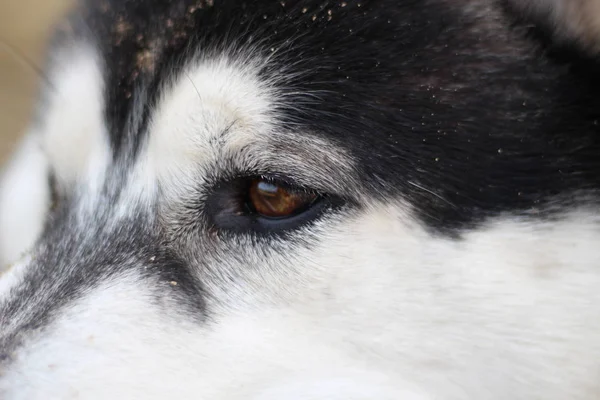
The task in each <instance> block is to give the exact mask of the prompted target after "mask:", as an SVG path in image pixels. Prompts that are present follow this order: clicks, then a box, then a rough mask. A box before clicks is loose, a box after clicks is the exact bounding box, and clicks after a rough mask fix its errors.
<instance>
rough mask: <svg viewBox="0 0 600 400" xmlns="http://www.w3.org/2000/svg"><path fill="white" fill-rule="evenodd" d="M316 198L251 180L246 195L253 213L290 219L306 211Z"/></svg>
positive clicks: (258, 180) (308, 194)
mask: <svg viewBox="0 0 600 400" xmlns="http://www.w3.org/2000/svg"><path fill="white" fill-rule="evenodd" d="M316 198H317V195H315V194H313V193H307V192H302V191H293V190H289V189H286V188H285V187H283V186H280V185H278V184H276V183H274V182H269V181H267V180H264V179H255V180H253V181H252V183H251V184H250V190H249V193H248V201H249V203H250V205H251V206H252V208H253V209H254V211H256V212H257V213H258V214H260V215H263V216H265V217H269V218H284V217H290V216H292V215H294V214H297V213H299V212H301V211H303V210H304V209H306V207H308V206H309V205H310V204H312V202H314V201H315V199H316Z"/></svg>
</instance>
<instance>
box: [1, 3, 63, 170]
mask: <svg viewBox="0 0 600 400" xmlns="http://www.w3.org/2000/svg"><path fill="white" fill-rule="evenodd" d="M71 4H72V0H0V163H3V162H4V161H5V160H6V157H7V155H8V154H9V153H10V151H11V150H12V149H13V148H14V146H15V144H16V143H17V141H18V138H19V136H20V135H21V134H22V133H23V131H24V129H25V128H26V127H27V123H28V119H29V117H30V114H31V111H32V102H33V99H34V96H35V95H36V90H37V85H38V84H39V82H40V79H39V76H37V73H36V72H35V70H34V69H32V68H31V67H29V66H27V65H26V64H28V63H32V64H34V65H35V66H40V65H42V61H43V58H42V57H43V54H44V53H43V51H44V45H45V43H46V40H47V39H48V36H49V34H50V30H51V27H52V25H53V24H54V23H56V21H57V20H58V19H59V18H60V17H61V16H62V15H64V13H65V12H66V11H67V10H68V7H69V6H70V5H71ZM7 47H8V48H11V49H14V50H16V52H18V53H19V54H20V55H23V56H24V57H25V58H26V60H24V59H21V57H19V56H17V55H15V54H14V52H13V51H11V50H8V49H7Z"/></svg>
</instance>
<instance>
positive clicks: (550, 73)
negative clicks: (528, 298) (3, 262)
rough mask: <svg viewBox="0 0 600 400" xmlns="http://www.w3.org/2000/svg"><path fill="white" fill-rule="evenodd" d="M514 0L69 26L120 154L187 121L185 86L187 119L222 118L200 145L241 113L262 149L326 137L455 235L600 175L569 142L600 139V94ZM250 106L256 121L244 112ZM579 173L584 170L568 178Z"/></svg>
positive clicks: (205, 9)
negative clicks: (93, 70) (181, 92)
mask: <svg viewBox="0 0 600 400" xmlns="http://www.w3.org/2000/svg"><path fill="white" fill-rule="evenodd" d="M500 3H501V2H492V1H471V0H463V1H460V2H452V1H447V0H430V1H419V2H414V1H395V0H394V1H391V0H390V1H385V0H384V1H343V2H342V1H340V2H325V1H317V0H314V1H313V0H304V1H275V0H273V1H271V0H261V1H248V2H245V1H243V2H238V1H230V0H222V1H216V0H215V1H214V2H213V1H191V0H177V1H172V2H162V1H153V0H145V1H136V2H120V1H109V0H105V1H87V2H85V1H84V4H83V7H81V8H80V11H79V13H78V14H76V15H78V17H77V18H73V19H72V24H71V26H70V28H69V29H72V28H74V29H75V31H76V33H78V34H80V35H81V36H83V37H85V38H87V39H86V40H87V41H88V42H89V43H91V45H92V46H94V47H95V48H96V49H97V51H98V53H99V54H100V57H99V58H100V59H101V60H102V61H101V64H102V68H103V111H102V112H103V121H104V124H105V131H106V134H107V135H108V137H109V138H110V143H111V146H112V149H113V152H114V153H115V154H118V153H119V152H121V153H125V154H126V155H127V156H129V157H130V158H132V156H133V155H134V154H136V153H137V152H138V150H139V149H140V148H142V149H143V148H144V147H143V146H142V144H143V143H145V139H146V138H148V137H149V138H150V139H149V140H150V141H151V142H152V140H153V137H152V136H153V135H154V133H156V131H157V130H156V128H157V126H158V127H161V126H162V128H161V129H160V130H161V132H162V133H163V134H164V135H166V132H168V131H169V128H171V127H172V125H171V126H169V124H164V122H165V121H166V119H165V116H169V115H171V116H174V117H175V119H178V120H179V122H180V123H181V122H182V121H183V120H184V118H182V119H180V118H179V116H180V115H178V114H177V109H176V108H173V107H177V103H176V102H171V103H169V102H168V101H167V100H168V98H169V97H171V98H174V97H173V96H171V95H172V94H173V93H175V92H176V89H177V86H178V85H179V84H181V82H183V81H187V82H188V86H190V87H191V88H192V89H193V92H192V91H191V90H190V93H192V94H193V95H194V96H196V100H194V101H191V102H190V103H188V105H189V106H190V107H188V109H189V111H190V113H193V109H192V108H193V107H192V106H193V105H194V104H196V105H199V103H198V101H197V100H198V99H204V100H201V101H202V110H201V109H200V108H197V110H198V111H197V118H196V119H195V120H193V121H192V119H188V120H189V121H191V122H193V124H195V126H196V127H197V128H201V127H205V128H206V127H210V129H208V130H206V132H209V131H210V132H209V135H199V136H198V137H197V141H200V140H204V139H209V138H213V139H218V138H219V137H221V136H222V134H223V133H224V132H228V128H229V125H230V124H231V123H233V122H234V121H236V122H237V123H238V127H240V126H243V128H244V129H236V130H234V131H235V135H232V136H231V137H234V136H235V138H234V141H236V140H237V141H238V144H240V146H239V147H240V148H241V147H243V146H242V145H241V144H242V141H240V138H242V137H244V135H245V137H246V139H248V141H250V142H255V143H256V144H257V145H259V144H260V143H261V142H260V140H258V141H256V140H255V139H257V138H261V137H266V136H267V135H270V136H271V137H275V136H276V135H275V133H281V132H285V131H289V132H291V131H293V132H295V135H293V136H292V140H288V141H287V142H288V143H293V142H296V141H301V140H308V141H312V139H311V138H314V139H315V140H316V142H315V143H321V144H322V145H321V147H322V148H327V150H328V151H327V152H326V153H328V154H338V153H342V154H346V155H347V157H346V158H345V163H347V162H348V161H349V160H352V163H353V164H354V165H355V166H357V171H356V172H357V176H359V177H360V181H361V182H360V184H355V185H353V187H354V188H355V189H356V190H362V191H363V192H366V193H369V195H371V196H380V198H386V197H387V198H389V197H390V196H395V197H400V198H401V199H402V200H404V201H405V202H408V203H410V204H412V205H413V206H414V208H415V210H416V211H417V212H418V213H419V216H420V217H421V219H422V220H424V221H425V222H426V224H428V225H430V226H433V227H435V228H446V227H450V228H453V227H456V226H464V224H465V223H467V224H468V223H470V222H472V221H474V220H477V219H479V218H481V217H486V216H489V215H490V214H491V215H497V214H498V213H502V212H507V211H509V212H513V211H519V212H520V211H523V210H531V209H537V207H538V206H539V204H540V202H543V201H545V200H547V198H549V196H552V195H554V194H557V193H565V192H568V191H577V190H580V189H582V188H584V187H590V184H591V185H595V183H594V182H596V178H597V176H598V175H599V171H597V170H596V169H593V168H588V167H587V166H589V165H591V161H592V158H593V156H594V152H593V151H591V147H590V148H589V149H590V150H589V151H588V150H587V149H586V150H585V151H571V152H568V154H567V155H565V153H564V152H562V153H561V151H559V149H558V147H557V146H558V145H560V146H563V148H576V147H577V146H578V143H579V142H580V141H581V139H582V136H587V137H588V139H585V140H589V141H593V142H594V143H596V142H597V139H595V138H594V137H593V136H592V131H591V129H590V126H588V124H589V121H591V120H590V119H589V118H587V117H585V116H586V115H590V114H593V115H595V114H597V109H598V108H597V107H595V100H594V101H591V100H590V99H591V97H589V95H588V93H589V92H590V91H592V90H593V88H592V87H591V86H590V85H587V84H586V83H585V79H577V80H574V79H572V76H570V75H568V74H567V73H566V71H565V70H564V69H562V68H561V67H560V66H556V65H553V64H551V63H548V62H547V60H544V59H543V58H540V57H538V53H536V47H535V46H536V45H535V44H534V42H533V41H532V40H530V38H528V37H527V35H526V34H525V32H524V29H525V28H524V27H523V26H517V27H510V22H509V21H510V19H509V17H508V16H507V15H506V14H505V13H504V12H503V10H502V9H501V7H500V5H499V4H500ZM78 18H82V20H78ZM77 21H79V22H77ZM82 21H83V22H82ZM81 22H82V23H81ZM59 36H60V35H59ZM67 36H68V35H67ZM190 66H195V67H197V68H196V69H194V68H190ZM202 71H204V75H202V73H203V72H202ZM207 71H208V72H210V71H212V78H211V77H209V75H210V74H207V73H206V72H207ZM232 71H233V72H232ZM200 76H204V78H203V79H199V77H200ZM198 79H199V80H198ZM228 79H230V81H227V80H228ZM233 82H237V84H236V85H233V84H232V83H233ZM219 83H222V84H221V85H220V86H219ZM567 89H568V90H567ZM217 92H218V93H219V96H220V100H219V101H220V104H222V105H223V104H228V105H230V106H232V107H229V109H228V113H227V116H225V112H224V109H223V108H221V109H220V110H219V111H218V113H220V114H221V116H223V118H220V119H219V123H216V122H215V121H216V120H214V119H213V120H212V121H213V122H214V123H212V124H211V116H214V110H215V108H214V107H213V111H212V112H211V111H208V110H209V109H210V107H206V106H207V104H209V103H210V101H206V99H207V98H210V97H213V98H214V96H212V95H211V94H210V93H213V94H214V93H217ZM180 99H181V97H180ZM586 99H587V100H586ZM584 100H586V102H584ZM166 104H171V107H170V108H169V107H166V106H165V105H166ZM565 104H569V105H573V104H581V107H580V108H575V107H563V105H565ZM489 105H493V106H489ZM555 109H560V110H561V111H560V115H559V113H554V112H552V111H544V112H541V111H540V110H555ZM241 110H245V113H243V114H244V115H246V116H249V118H241V119H236V115H237V116H239V115H240V114H239V113H238V112H239V111H241ZM190 113H188V116H189V115H191V114H190ZM161 124H162V125H161ZM234 125H235V124H234ZM178 126H182V125H181V124H180V125H178ZM249 132H252V133H253V134H252V135H249V134H248V133H249ZM571 132H577V135H573V134H570V133H571ZM282 137H284V136H283V135H282ZM217 141H218V140H217ZM178 143H181V142H178ZM170 144H177V143H175V140H172V141H171V143H170ZM313 147H314V148H318V147H319V146H313ZM592 147H593V146H592ZM196 149H197V147H196ZM188 150H191V148H189V149H188ZM263 150H264V149H263ZM329 150H331V151H329ZM210 151H212V148H211V150H210ZM197 154H200V153H197ZM211 154H213V155H218V154H220V153H215V152H213V153H211ZM263 154H264V152H263ZM175 156H176V157H178V155H175ZM332 158H334V159H335V158H336V157H332ZM342 164H343V163H342ZM473 165H477V166H478V167H477V168H473ZM573 166H586V167H582V168H580V170H579V171H573V172H574V173H572V174H564V173H563V172H564V171H566V170H569V171H572V169H573ZM266 168H267V169H268V168H269V167H266ZM332 169H334V170H335V169H336V168H332ZM525 170H529V171H530V172H528V174H527V175H524V174H523V171H525ZM321 171H323V168H321ZM498 171H502V173H501V174H500V173H498ZM274 172H285V171H274ZM326 175H327V174H323V176H326ZM340 175H344V174H340Z"/></svg>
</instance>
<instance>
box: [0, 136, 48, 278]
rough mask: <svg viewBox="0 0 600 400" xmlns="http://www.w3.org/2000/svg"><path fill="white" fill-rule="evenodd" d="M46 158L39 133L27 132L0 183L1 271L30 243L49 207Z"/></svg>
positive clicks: (33, 239) (36, 234) (35, 235)
mask: <svg viewBox="0 0 600 400" xmlns="http://www.w3.org/2000/svg"><path fill="white" fill-rule="evenodd" d="M47 164H48V161H47V159H46V157H45V156H44V154H43V152H42V150H41V147H40V143H39V137H37V136H34V134H30V135H29V136H27V137H26V138H25V139H24V141H23V143H22V144H21V146H20V148H19V149H18V151H17V152H16V154H15V155H14V156H13V159H12V160H11V162H10V163H9V165H8V166H7V168H6V170H5V172H4V175H3V176H2V181H1V183H0V238H1V240H0V272H1V271H2V270H3V269H5V268H6V266H7V264H10V263H13V262H15V261H17V259H19V257H20V256H21V255H22V254H23V253H25V252H26V251H27V250H29V248H30V247H31V246H33V244H34V242H35V240H36V239H37V237H38V235H39V234H40V233H41V230H42V227H43V224H44V220H45V218H46V213H47V212H48V207H49V206H50V190H49V188H48V165H47Z"/></svg>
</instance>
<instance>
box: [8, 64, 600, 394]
mask: <svg viewBox="0 0 600 400" xmlns="http://www.w3.org/2000/svg"><path fill="white" fill-rule="evenodd" d="M84 65H85V64H84ZM252 68H253V67H252V65H245V66H240V65H237V64H236V63H235V62H231V61H227V60H226V61H216V62H212V63H211V62H207V61H201V62H200V63H198V64H195V65H194V66H193V67H190V68H189V70H188V72H187V74H183V75H182V76H180V77H178V78H177V80H176V81H175V82H173V83H172V86H167V87H166V89H165V90H166V92H165V94H164V96H163V98H162V100H161V102H160V103H159V106H158V108H157V110H156V112H155V115H154V116H153V122H152V124H151V126H150V128H149V129H150V131H149V132H150V139H149V141H148V143H147V144H146V147H145V148H144V149H143V153H142V156H141V158H140V161H139V163H138V164H137V165H136V166H135V172H132V174H131V177H132V179H131V181H130V182H129V186H130V191H129V192H125V193H129V195H130V196H131V197H132V198H133V197H134V196H135V198H137V197H139V196H140V193H145V195H147V196H158V191H156V190H155V188H156V186H158V185H159V184H160V185H162V186H164V187H166V188H167V190H166V192H165V197H164V198H154V200H156V201H158V202H160V203H161V204H164V205H165V206H166V207H164V208H161V209H160V210H159V212H161V213H163V212H164V213H166V215H160V216H161V217H165V218H164V221H166V222H167V223H168V222H169V221H172V219H171V218H169V217H168V216H169V213H170V212H172V211H170V208H171V205H172V204H174V203H177V202H182V201H183V198H184V197H185V196H186V194H189V193H188V191H190V190H192V188H191V187H190V185H191V184H192V182H194V184H196V185H197V184H198V182H200V183H202V182H203V180H204V179H205V178H206V177H205V176H204V174H206V172H207V171H208V170H210V168H219V167H220V166H221V165H220V164H219V163H220V160H219V155H222V156H223V155H232V154H233V155H235V154H236V151H240V150H241V149H242V148H246V146H245V145H249V146H250V147H251V151H250V153H244V156H240V157H239V158H238V159H236V161H235V162H236V163H238V164H240V167H241V166H242V165H243V164H244V163H246V164H248V163H250V164H256V163H262V162H263V161H264V162H266V163H267V164H268V165H269V168H274V167H276V166H277V165H281V167H282V168H284V169H288V170H293V169H294V165H297V166H299V167H300V166H301V167H302V169H303V170H306V171H308V172H304V174H305V175H306V176H305V178H306V179H307V180H311V179H312V180H313V181H318V180H319V179H320V177H321V176H325V175H320V171H321V169H322V168H323V167H322V166H320V165H319V163H318V160H315V161H314V162H313V161H312V160H302V159H294V157H293V156H292V157H291V159H292V161H289V160H287V159H285V157H282V155H281V154H279V155H277V156H273V155H272V154H268V151H266V150H264V149H266V148H268V146H269V143H272V142H273V141H276V140H279V139H278V136H277V135H276V134H278V132H274V130H273V128H274V127H276V123H275V122H274V121H275V119H274V118H275V116H273V115H270V114H269V111H268V110H269V108H270V105H271V104H272V103H273V102H274V101H275V99H276V98H277V94H275V93H273V92H272V91H271V89H270V88H269V86H268V84H265V83H261V82H259V81H258V80H257V78H256V77H257V74H256V73H255V71H253V69H252ZM84 70H86V69H85V68H84ZM89 70H90V69H88V71H89ZM91 70H95V69H94V68H91ZM89 76H90V77H94V78H93V79H92V81H91V82H90V83H91V84H99V83H98V81H97V80H96V78H97V76H96V75H94V74H93V73H92V74H91V75H89ZM74 79H75V78H74ZM99 85H100V84H99ZM194 85H195V86H200V87H201V88H202V94H201V95H199V94H198V93H197V92H196V90H195V89H194ZM67 87H69V85H67ZM93 90H95V89H93ZM93 90H92V93H96V95H95V96H96V97H94V98H93V99H92V100H94V101H93V102H92V103H91V107H92V109H93V110H96V111H97V108H94V107H96V106H97V101H98V100H99V99H100V98H99V97H98V96H99V94H98V93H99V92H94V91H93ZM59 91H60V89H59ZM52 110H53V111H51V112H55V113H56V112H59V113H61V112H63V111H61V110H62V108H58V109H57V108H55V109H52ZM96 111H93V112H92V114H91V115H92V117H93V116H94V115H96ZM60 115H63V116H64V115H65V114H64V113H63V114H60ZM54 118H56V121H57V125H55V128H53V129H52V130H51V131H52V132H53V135H54V136H53V137H54V142H55V143H54V144H53V145H54V146H57V147H56V148H57V149H58V148H59V147H62V148H64V149H66V150H68V146H67V144H68V143H70V141H71V140H72V139H71V138H70V137H67V136H60V135H58V132H59V131H67V132H71V133H74V132H75V131H76V129H75V128H76V126H75V125H72V124H74V123H75V122H74V121H72V120H69V121H65V122H60V118H58V116H56V115H55V116H53V117H50V119H51V120H54ZM97 122H98V121H96V122H94V124H93V126H88V128H87V129H85V130H86V131H88V132H91V133H92V136H94V135H96V134H99V133H101V132H102V127H101V124H100V125H98V124H97ZM61 124H63V125H61ZM86 126H87V125H86ZM230 126H233V128H232V129H231V132H230V133H229V135H228V136H227V137H226V139H224V140H223V142H222V143H220V144H219V145H218V146H217V147H214V142H211V140H212V139H213V138H214V137H216V136H217V135H219V134H220V133H221V132H222V131H223V130H224V129H226V128H228V127H230ZM61 128H62V129H61ZM286 135H288V136H285V137H293V133H290V132H288V133H287V134H286ZM290 135H291V136H290ZM63 140H65V141H67V144H64V145H63V146H60V143H62V141H63ZM93 140H94V141H92V142H90V143H89V146H91V147H89V148H90V149H91V150H90V151H91V152H88V153H86V154H88V155H89V154H94V153H95V151H96V150H98V151H99V154H103V153H102V152H103V151H104V150H103V149H104V148H103V147H102V145H101V144H99V143H104V142H103V140H97V139H93ZM297 141H298V143H300V146H301V147H302V146H303V145H306V146H308V147H309V148H310V146H311V143H310V140H308V139H300V138H298V140H297ZM305 141H308V143H306V142H305ZM86 143H87V142H86ZM313 144H314V143H313ZM96 146H99V149H96ZM82 148H88V147H87V145H86V146H83V145H82ZM313 148H314V149H315V151H317V152H318V150H317V146H313ZM330 148H331V146H329V147H328V150H327V152H328V154H329V155H330V156H331V160H333V164H334V165H335V163H339V164H343V165H346V166H347V167H346V168H347V169H348V170H347V171H342V172H348V174H350V175H351V171H352V160H351V159H348V158H347V156H345V155H344V154H343V152H336V151H333V150H330ZM261 149H262V150H261ZM57 151H58V150H57ZM321 151H322V150H321ZM51 154H54V151H51ZM89 157H91V158H94V156H92V155H89V156H85V157H83V158H81V159H80V158H79V157H77V158H76V160H71V161H72V162H76V165H77V166H82V165H83V166H85V165H94V166H95V167H94V168H99V167H98V166H97V164H94V163H89ZM277 157H279V159H278V158H277ZM63 158H64V157H62V158H61V157H53V156H51V157H50V158H49V162H50V163H52V165H53V166H54V167H56V165H55V164H60V163H65V160H64V159H63ZM100 158H102V157H100ZM317 158H318V157H317ZM277 160H280V161H281V162H280V163H278V162H277ZM65 165H66V164H63V167H60V168H63V169H64V171H65V172H64V173H61V176H64V177H67V176H70V175H69V173H68V172H67V170H68V168H67V167H66V166H65ZM23 168H24V167H23ZM69 168H70V167H69ZM78 168H79V167H78ZM99 169H102V168H99ZM298 169H300V168H298ZM332 173H333V174H335V173H336V172H335V171H332ZM337 173H338V174H340V175H344V176H345V175H346V174H345V173H341V172H340V171H338V172H337ZM98 174H100V172H97V174H91V175H88V176H87V178H86V177H85V176H84V177H78V178H76V179H79V180H84V179H93V178H92V177H93V176H96V175H98ZM308 175H310V176H308ZM15 176H17V175H15ZM90 176H91V177H90ZM323 179H324V180H325V181H327V178H323ZM140 182H141V183H140ZM40 184H41V183H40ZM330 184H331V185H333V183H330ZM324 185H327V183H324ZM84 187H85V185H84ZM87 193H88V194H87V195H88V196H89V197H91V198H93V193H94V192H93V190H89V191H88V192H87ZM5 196H9V197H11V198H15V199H17V198H19V199H20V196H22V195H21V194H20V192H17V191H10V189H9V192H8V194H6V195H5ZM90 204H91V203H90ZM128 204H131V203H128V201H127V198H124V199H121V201H120V202H119V204H117V205H115V207H116V208H117V209H118V212H117V213H116V214H115V215H126V214H127V212H128V211H129V209H128V207H127V205H128ZM168 228H169V227H168V226H167V227H166V230H168ZM296 234H297V235H301V236H302V237H303V238H307V239H309V240H310V239H313V244H312V245H310V246H302V245H299V244H297V243H295V242H294V241H291V243H284V244H285V246H283V247H279V248H278V250H274V249H271V248H269V246H268V245H267V244H265V243H262V242H260V243H258V244H257V243H256V242H253V241H251V240H246V239H244V238H243V237H240V238H238V239H237V240H233V239H231V238H225V239H223V240H224V241H226V240H228V242H226V243H218V244H216V245H215V246H217V247H218V250H217V251H220V253H219V254H217V255H214V254H211V253H210V252H208V251H207V252H205V253H203V254H202V257H203V261H205V262H207V263H208V264H209V267H210V268H211V269H213V270H215V271H219V273H220V274H222V275H223V276H225V277H227V276H236V281H235V282H236V283H235V284H234V283H233V280H228V279H223V280H222V281H220V280H218V279H216V278H214V279H212V280H211V279H208V280H207V281H206V282H205V284H206V285H207V290H209V291H210V292H211V293H212V294H213V296H214V297H213V298H211V299H209V300H208V304H207V307H208V309H209V312H210V319H209V320H208V321H206V322H204V323H201V322H199V321H198V320H197V319H194V318H193V316H192V315H190V312H191V310H190V309H185V310H184V309H180V308H179V307H180V304H178V303H177V300H176V299H175V297H174V296H170V293H175V292H171V291H175V290H177V286H176V284H175V285H173V284H170V283H169V282H153V281H149V280H148V279H146V278H144V279H142V278H141V277H140V276H139V275H137V274H136V273H135V272H127V273H123V274H121V275H118V276H114V277H113V278H111V280H110V281H105V282H103V283H102V284H101V285H100V286H99V287H97V288H95V289H93V290H90V291H89V292H87V293H85V296H83V298H80V299H78V300H75V301H73V302H72V303H71V304H70V305H69V307H68V308H65V309H63V311H62V312H61V315H60V316H58V317H57V319H56V320H55V321H54V322H53V323H52V325H51V326H49V327H48V328H47V329H46V330H44V331H43V332H42V333H41V334H40V335H38V336H33V335H31V336H28V337H26V340H25V341H24V342H23V343H22V344H21V345H20V347H19V348H18V349H17V351H16V354H15V359H14V361H13V362H12V363H11V364H10V365H9V367H8V368H7V369H6V370H5V371H2V374H0V393H3V394H4V398H5V399H7V400H20V399H27V400H36V399H44V400H46V399H65V398H78V399H107V398H124V399H167V398H173V399H211V400H220V399H222V400H237V399H240V400H241V399H251V400H274V399H287V400H293V399H354V400H363V399H374V398H377V399H411V400H417V399H418V400H422V399H445V400H446V399H447V400H453V399H456V400H458V399H465V400H466V399H492V400H494V399H498V400H504V399H527V400H529V399H544V400H562V399H581V400H591V399H597V398H599V397H600V379H599V377H600V335H599V333H598V332H600V306H599V304H600V291H599V290H598V287H600V269H599V268H598V266H599V265H600V252H599V251H598V242H599V240H600V218H599V217H598V215H597V213H596V212H595V211H594V210H578V211H574V212H572V213H570V214H568V215H564V216H563V217H562V218H561V219H559V220H557V221H552V222H532V221H529V220H519V219H516V218H514V217H511V216H506V217H505V218H500V219H498V220H496V221H490V222H489V223H488V224H486V225H485V226H483V227H481V228H479V229H477V230H474V231H472V232H470V233H467V234H466V236H465V237H464V238H463V239H462V240H453V239H447V238H443V237H437V236H432V235H431V234H429V233H427V232H426V231H425V230H423V229H422V227H420V226H419V225H418V224H416V223H415V222H414V220H413V219H412V216H411V210H410V208H409V207H408V206H406V205H404V204H400V203H398V202H396V201H394V200H392V199H390V201H389V203H387V204H381V203H373V202H371V203H370V205H369V206H368V207H366V208H365V209H364V210H363V211H361V212H359V211H351V210H350V211H345V212H340V213H333V214H331V215H329V216H327V217H325V218H324V219H322V220H320V222H318V223H315V224H313V225H312V226H310V227H308V228H305V229H304V230H301V231H300V232H298V233H296ZM31 236H34V232H32V233H31ZM92 239H93V238H92ZM0 240H1V241H6V236H4V235H3V236H2V237H0ZM29 242H31V240H29ZM280 244H281V243H280ZM3 245H4V246H10V243H8V244H3ZM257 246H262V247H260V248H257ZM282 248H284V249H285V250H283V251H282V250H281V249H282ZM188 250H189V249H188ZM189 251H190V252H191V250H189ZM148 256H149V259H150V258H151V256H152V255H148ZM22 268H26V266H24V267H20V268H19V271H21V269H22ZM139 268H140V270H141V269H142V268H143V266H142V265H140V266H139ZM196 273H197V274H198V276H202V275H201V274H202V271H200V270H198V271H196ZM10 276H11V277H12V278H9V279H11V283H10V286H13V285H14V284H16V282H17V281H18V280H19V279H20V278H19V277H20V276H21V274H20V273H19V274H16V273H14V274H10ZM55 279H60V277H56V278H55ZM225 285H229V286H225ZM0 288H2V286H0ZM7 292H8V290H7V289H5V290H4V291H3V292H1V293H0V298H2V296H7V295H8V294H7ZM157 296H158V298H160V299H161V300H162V302H156V301H154V300H155V299H156V298H157ZM159 303H160V305H159ZM32 306H33V305H32ZM165 310H171V311H172V312H169V313H165Z"/></svg>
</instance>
